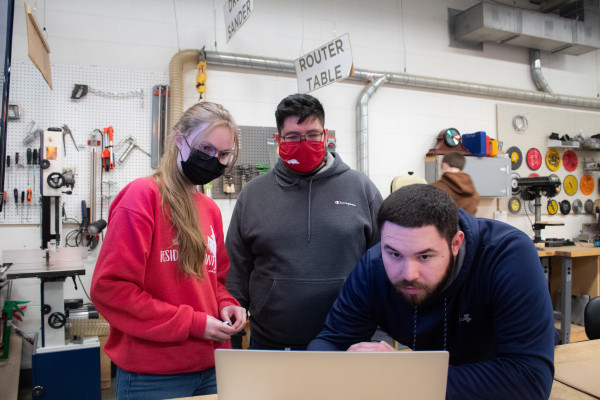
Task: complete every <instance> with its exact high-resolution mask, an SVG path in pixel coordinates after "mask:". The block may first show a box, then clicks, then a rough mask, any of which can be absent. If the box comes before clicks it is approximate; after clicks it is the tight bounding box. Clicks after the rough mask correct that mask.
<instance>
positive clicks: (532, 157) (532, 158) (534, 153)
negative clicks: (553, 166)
mask: <svg viewBox="0 0 600 400" xmlns="http://www.w3.org/2000/svg"><path fill="white" fill-rule="evenodd" d="M526 159H527V166H528V167H529V168H530V169H531V170H533V171H537V170H538V169H540V167H541V166H542V153H540V151H539V150H538V149H536V148H535V147H532V148H530V149H529V150H527V157H526Z"/></svg>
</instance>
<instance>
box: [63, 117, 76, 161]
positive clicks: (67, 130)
mask: <svg viewBox="0 0 600 400" xmlns="http://www.w3.org/2000/svg"><path fill="white" fill-rule="evenodd" d="M62 130H63V154H64V155H65V156H66V155H67V142H66V141H65V136H67V135H68V136H70V137H71V141H72V142H73V146H75V150H77V151H79V147H77V143H75V139H74V138H73V132H71V129H69V127H68V126H67V125H66V124H65V125H63V126H62Z"/></svg>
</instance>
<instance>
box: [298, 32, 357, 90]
mask: <svg viewBox="0 0 600 400" xmlns="http://www.w3.org/2000/svg"><path fill="white" fill-rule="evenodd" d="M294 66H295V68H296V76H297V77H298V92H300V93H308V92H310V91H313V90H315V89H319V88H320V87H323V86H326V85H329V84H331V83H333V82H335V81H339V80H342V79H346V78H348V77H349V76H350V75H352V68H353V65H352V49H351V48H350V37H349V36H348V34H345V35H343V36H340V37H339V38H337V39H334V40H332V41H331V42H329V43H326V44H324V45H323V46H321V47H319V48H318V49H315V50H313V51H311V52H308V53H306V54H305V55H303V56H302V57H300V58H298V59H296V60H294Z"/></svg>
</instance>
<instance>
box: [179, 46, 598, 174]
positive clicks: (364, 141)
mask: <svg viewBox="0 0 600 400" xmlns="http://www.w3.org/2000/svg"><path fill="white" fill-rule="evenodd" d="M201 52H202V51H201V50H182V51H180V52H178V53H177V54H175V55H174V56H173V58H172V59H171V62H170V64H169V80H170V85H171V106H170V114H169V115H170V124H171V126H172V125H174V124H175V123H177V121H178V120H179V118H180V117H181V115H182V114H183V73H182V70H183V65H184V64H185V63H187V62H194V63H196V62H197V61H198V59H199V57H200V53H201ZM536 54H537V55H538V58H536V57H535V55H536ZM202 56H203V57H204V59H206V61H207V63H208V64H209V65H218V66H222V67H228V68H235V69H246V70H254V71H262V72H267V73H273V74H285V75H290V76H294V75H295V74H296V70H295V68H294V63H293V61H289V60H281V59H275V58H266V57H252V56H243V55H235V54H226V53H217V52H210V51H204V52H203V55H202ZM535 59H537V60H538V64H539V53H533V54H532V62H533V61H534V60H535ZM533 69H535V68H534V66H532V76H533V74H534V71H533ZM537 72H539V76H538V77H541V78H542V79H543V76H541V68H540V69H539V70H537V71H536V73H537ZM348 79H350V80H352V81H359V82H362V83H369V84H368V85H367V86H366V87H365V88H364V89H363V91H362V92H361V94H360V96H359V99H358V101H357V107H356V114H357V115H356V121H357V122H356V135H357V154H358V158H357V163H358V169H359V170H360V171H363V172H365V173H367V174H368V170H369V167H368V131H367V107H366V103H367V102H368V100H369V98H370V97H371V96H372V95H373V94H374V93H375V92H376V91H377V89H378V88H379V87H381V86H382V85H383V83H384V82H387V84H388V85H391V86H402V87H411V88H418V89H425V90H434V91H438V92H443V93H449V94H457V93H458V94H469V95H474V96H483V97H489V98H495V99H503V100H516V101H527V102H537V103H550V104H554V105H562V106H570V107H577V108H594V109H600V99H597V98H590V97H577V96H565V95H555V94H550V93H544V92H538V91H529V90H520V89H513V88H507V87H501V86H491V85H484V84H479V83H472V82H461V81H453V80H448V79H440V78H432V77H425V76H417V75H409V74H392V73H385V72H369V71H365V70H360V69H354V74H353V75H352V76H351V77H350V78H348ZM535 79H536V78H534V80H535ZM544 81H545V80H544ZM536 85H538V82H536ZM546 88H547V89H549V87H548V86H547V83H546ZM542 90H544V89H542ZM550 92H551V91H550ZM363 106H364V107H363Z"/></svg>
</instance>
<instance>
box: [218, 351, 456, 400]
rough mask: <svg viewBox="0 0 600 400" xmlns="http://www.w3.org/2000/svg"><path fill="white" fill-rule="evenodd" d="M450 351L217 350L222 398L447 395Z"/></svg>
mask: <svg viewBox="0 0 600 400" xmlns="http://www.w3.org/2000/svg"><path fill="white" fill-rule="evenodd" d="M448 359H449V357H448V352H447V351H415V352H412V351H394V352H345V351H336V352H321V351H264V350H229V349H217V350H215V364H216V365H215V366H216V372H217V390H218V394H219V400H337V399H343V400H365V399H368V400H389V399H444V398H445V397H446V380H447V377H448Z"/></svg>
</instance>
